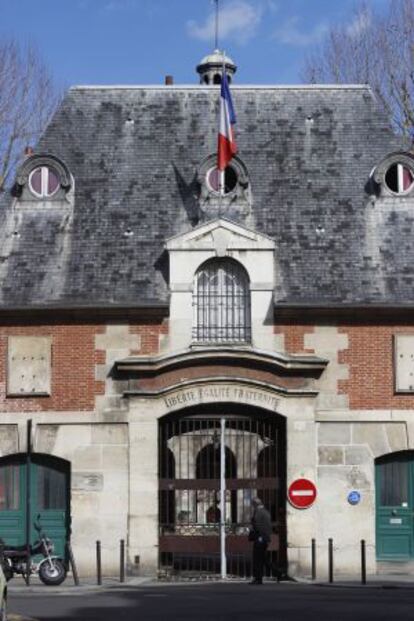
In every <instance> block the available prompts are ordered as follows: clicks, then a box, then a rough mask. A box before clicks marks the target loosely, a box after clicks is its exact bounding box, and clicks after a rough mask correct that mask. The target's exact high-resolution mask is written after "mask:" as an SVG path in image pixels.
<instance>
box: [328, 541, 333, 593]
mask: <svg viewBox="0 0 414 621" xmlns="http://www.w3.org/2000/svg"><path fill="white" fill-rule="evenodd" d="M328 572H329V582H330V583H332V582H333V539H328Z"/></svg>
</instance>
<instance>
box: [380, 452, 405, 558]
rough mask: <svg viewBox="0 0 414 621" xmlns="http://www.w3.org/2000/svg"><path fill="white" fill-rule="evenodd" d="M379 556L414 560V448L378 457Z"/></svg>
mask: <svg viewBox="0 0 414 621" xmlns="http://www.w3.org/2000/svg"><path fill="white" fill-rule="evenodd" d="M375 472H376V501H377V502H376V505H377V506H376V513H377V515H376V518H377V519H376V523H377V529H376V530H377V558H378V559H379V560H395V561H396V560H402V561H412V560H413V559H414V451H401V452H398V453H391V454H390V455H385V456H384V457H380V458H378V459H377V460H376V464H375Z"/></svg>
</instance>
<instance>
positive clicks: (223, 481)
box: [220, 418, 227, 580]
mask: <svg viewBox="0 0 414 621" xmlns="http://www.w3.org/2000/svg"><path fill="white" fill-rule="evenodd" d="M220 432H221V433H220V556H221V578H222V580H225V579H226V577H227V558H226V444H225V441H226V435H225V434H226V419H225V418H221V419H220Z"/></svg>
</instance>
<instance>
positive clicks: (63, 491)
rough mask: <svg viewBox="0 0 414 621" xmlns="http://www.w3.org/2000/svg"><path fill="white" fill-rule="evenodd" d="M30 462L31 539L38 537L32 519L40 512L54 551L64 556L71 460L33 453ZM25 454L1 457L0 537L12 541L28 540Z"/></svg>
mask: <svg viewBox="0 0 414 621" xmlns="http://www.w3.org/2000/svg"><path fill="white" fill-rule="evenodd" d="M31 459H32V463H31V464H30V469H31V470H30V504H31V543H33V542H34V541H35V540H36V539H37V538H38V535H37V532H36V530H35V529H34V526H33V522H34V520H35V518H36V517H37V516H38V515H40V523H41V525H42V528H43V530H44V532H45V533H46V535H47V536H48V537H49V538H50V539H52V541H53V543H54V544H55V553H56V554H58V555H59V556H62V557H64V556H65V543H66V541H67V540H68V539H69V526H70V524H69V464H68V462H66V461H65V460H60V459H57V458H52V457H50V456H45V455H39V454H36V453H35V454H32V457H31ZM26 475H27V466H26V456H25V455H24V454H18V455H13V456H8V457H7V458H4V459H2V460H0V537H1V538H2V539H3V540H4V541H5V542H6V543H7V544H10V545H23V544H24V543H25V542H26V507H27V503H26V485H27V476H26Z"/></svg>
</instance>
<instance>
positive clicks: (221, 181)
mask: <svg viewBox="0 0 414 621" xmlns="http://www.w3.org/2000/svg"><path fill="white" fill-rule="evenodd" d="M222 55H223V65H222V70H221V71H222V74H221V80H222V81H223V78H224V72H225V71H226V62H225V52H222ZM220 103H221V102H220ZM225 174H226V169H223V170H219V188H220V200H219V217H220V216H221V208H222V206H223V196H224V190H225V187H224V184H225V182H226V181H225Z"/></svg>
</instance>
